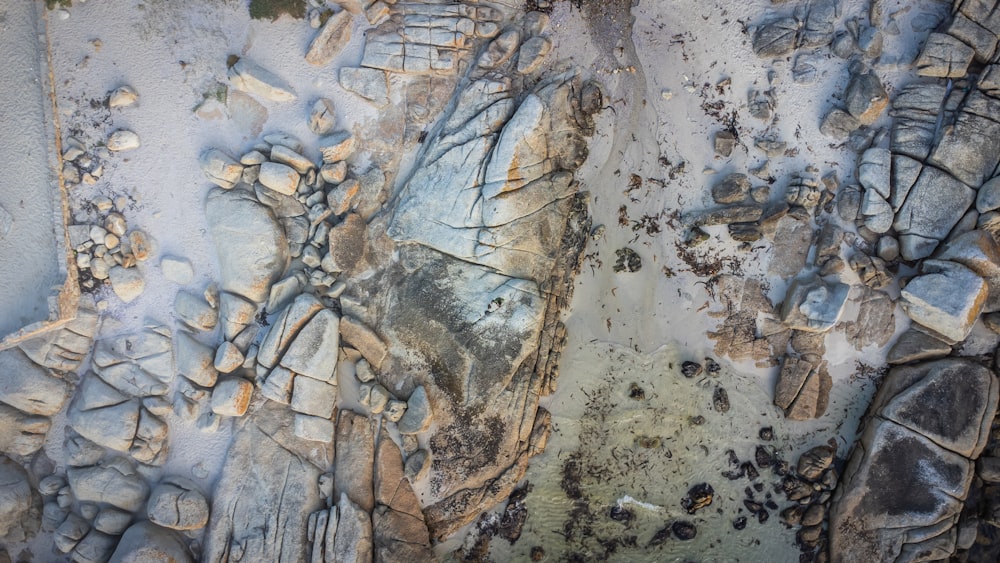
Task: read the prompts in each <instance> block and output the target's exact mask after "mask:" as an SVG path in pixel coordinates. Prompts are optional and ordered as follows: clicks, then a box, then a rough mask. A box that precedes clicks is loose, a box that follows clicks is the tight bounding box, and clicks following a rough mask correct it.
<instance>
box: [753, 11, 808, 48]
mask: <svg viewBox="0 0 1000 563" xmlns="http://www.w3.org/2000/svg"><path fill="white" fill-rule="evenodd" d="M798 33H799V22H798V21H796V20H795V18H779V19H776V20H773V21H770V22H767V23H765V24H764V25H762V26H760V27H759V28H757V31H756V32H754V35H753V52H754V53H756V54H757V56H758V57H761V58H774V57H781V56H784V55H787V54H789V53H791V52H792V51H793V50H794V49H795V46H796V41H797V40H798Z"/></svg>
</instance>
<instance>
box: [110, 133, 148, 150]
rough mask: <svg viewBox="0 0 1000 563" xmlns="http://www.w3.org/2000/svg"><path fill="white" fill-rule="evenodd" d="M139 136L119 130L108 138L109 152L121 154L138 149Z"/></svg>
mask: <svg viewBox="0 0 1000 563" xmlns="http://www.w3.org/2000/svg"><path fill="white" fill-rule="evenodd" d="M139 145H140V143H139V136H138V135H136V134H135V133H133V132H132V131H129V130H127V129H119V130H117V131H115V132H114V133H112V134H111V136H109V137H108V143H107V147H108V150H109V151H114V152H122V151H130V150H133V149H137V148H139Z"/></svg>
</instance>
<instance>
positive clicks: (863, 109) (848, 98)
mask: <svg viewBox="0 0 1000 563" xmlns="http://www.w3.org/2000/svg"><path fill="white" fill-rule="evenodd" d="M844 102H845V104H846V105H847V113H849V114H851V115H852V116H854V117H855V118H856V119H857V120H858V122H860V123H861V124H862V125H871V124H872V123H874V122H875V120H876V119H878V117H879V115H881V114H882V111H883V110H885V107H886V106H887V105H889V96H888V94H886V92H885V88H883V87H882V81H881V80H879V78H878V76H876V75H875V73H873V72H865V73H858V74H854V75H853V76H851V81H850V82H849V83H848V84H847V91H846V92H845V94H844Z"/></svg>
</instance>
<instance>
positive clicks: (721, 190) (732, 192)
mask: <svg viewBox="0 0 1000 563" xmlns="http://www.w3.org/2000/svg"><path fill="white" fill-rule="evenodd" d="M749 193H750V179H749V178H747V176H746V174H739V173H736V174H730V175H728V176H726V177H725V178H723V179H722V181H721V182H719V183H718V184H715V185H714V186H712V199H714V200H715V203H720V204H726V203H740V202H742V201H744V200H745V199H746V198H747V195H749Z"/></svg>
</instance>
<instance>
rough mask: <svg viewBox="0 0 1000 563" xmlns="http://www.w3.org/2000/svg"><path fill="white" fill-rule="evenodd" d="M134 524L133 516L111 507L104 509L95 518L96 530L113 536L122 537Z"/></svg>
mask: <svg viewBox="0 0 1000 563" xmlns="http://www.w3.org/2000/svg"><path fill="white" fill-rule="evenodd" d="M131 523H132V514H131V513H129V512H125V511H124V510H118V509H117V508H112V507H110V506H105V507H102V508H101V509H100V510H99V511H98V513H97V516H96V517H95V518H94V529H95V530H97V531H99V532H104V533H105V534H111V535H113V536H120V535H122V534H123V533H124V532H125V530H127V529H128V526H129V524H131Z"/></svg>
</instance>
